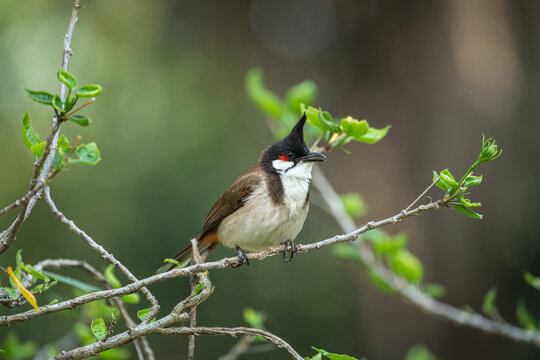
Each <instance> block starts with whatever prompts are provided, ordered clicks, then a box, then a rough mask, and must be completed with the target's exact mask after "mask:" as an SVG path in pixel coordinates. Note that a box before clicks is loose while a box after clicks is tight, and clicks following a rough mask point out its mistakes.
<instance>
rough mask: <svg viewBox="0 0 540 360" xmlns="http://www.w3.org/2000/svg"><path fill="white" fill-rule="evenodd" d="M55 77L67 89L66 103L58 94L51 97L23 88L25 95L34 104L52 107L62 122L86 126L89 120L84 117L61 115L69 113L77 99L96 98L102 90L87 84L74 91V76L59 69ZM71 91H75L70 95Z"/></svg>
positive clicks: (75, 84)
mask: <svg viewBox="0 0 540 360" xmlns="http://www.w3.org/2000/svg"><path fill="white" fill-rule="evenodd" d="M56 76H57V77H58V80H60V82H62V83H63V84H64V85H66V87H67V89H68V93H67V96H66V101H62V99H61V98H60V95H58V94H55V95H53V94H51V93H48V92H46V91H42V90H38V91H36V90H29V89H26V88H25V89H24V90H25V91H26V94H27V95H28V97H29V98H30V99H32V100H33V101H35V102H38V103H40V104H44V105H50V106H52V107H53V109H54V111H55V113H56V115H57V116H59V117H62V118H63V119H62V120H71V121H73V122H74V123H76V124H78V125H80V126H88V125H89V124H90V122H91V120H90V119H89V118H87V117H85V116H82V115H76V116H74V117H73V116H67V117H64V116H63V115H65V114H67V113H68V112H69V111H71V109H73V107H74V106H75V105H76V104H77V101H79V98H93V97H96V96H98V95H99V94H100V93H101V90H102V89H101V86H100V85H97V84H89V85H84V86H81V87H80V88H79V89H76V90H75V88H76V87H77V79H75V76H73V75H72V74H70V73H69V72H67V71H65V70H64V69H59V70H58V73H57V74H56ZM73 90H75V93H74V94H72V92H73Z"/></svg>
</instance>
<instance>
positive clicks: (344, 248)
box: [333, 229, 446, 298]
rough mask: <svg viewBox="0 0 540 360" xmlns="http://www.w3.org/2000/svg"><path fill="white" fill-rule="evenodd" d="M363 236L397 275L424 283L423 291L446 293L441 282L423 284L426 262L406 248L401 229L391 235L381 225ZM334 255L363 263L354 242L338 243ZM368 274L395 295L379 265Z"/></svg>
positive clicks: (404, 235)
mask: <svg viewBox="0 0 540 360" xmlns="http://www.w3.org/2000/svg"><path fill="white" fill-rule="evenodd" d="M363 236H364V238H365V239H366V240H368V241H369V242H370V243H371V247H372V249H373V253H374V254H375V256H376V258H377V259H378V261H381V262H383V263H385V264H386V265H387V267H388V268H389V269H390V270H391V271H392V272H393V273H395V274H396V275H398V276H400V277H402V278H404V279H405V280H407V281H408V282H410V283H411V284H416V285H421V289H422V290H423V292H424V293H425V294H427V295H429V296H432V297H434V298H441V297H443V296H444V294H445V292H446V289H445V287H444V286H443V285H440V284H422V279H423V278H424V265H423V264H422V262H421V261H420V259H418V257H416V256H415V255H414V254H412V253H411V252H410V251H409V250H408V249H407V241H408V239H407V235H406V234H405V233H398V234H396V235H389V234H388V233H386V232H385V231H383V230H381V229H373V230H371V231H369V232H366V233H365V234H364V235H363ZM333 252H334V255H336V256H338V257H341V258H345V259H352V260H354V261H356V263H357V264H359V265H362V263H361V258H360V254H359V252H358V246H357V244H354V243H346V244H339V245H338V246H335V247H334V250H333ZM368 277H369V280H370V281H371V282H372V284H373V285H374V286H375V287H376V288H377V289H379V290H380V291H382V292H384V293H386V294H390V295H393V294H395V291H394V288H393V286H392V285H391V284H389V283H388V282H387V281H386V280H385V278H384V277H383V276H381V274H380V273H379V270H378V269H377V268H371V269H369V270H368Z"/></svg>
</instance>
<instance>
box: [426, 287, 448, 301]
mask: <svg viewBox="0 0 540 360" xmlns="http://www.w3.org/2000/svg"><path fill="white" fill-rule="evenodd" d="M423 290H424V293H425V294H428V295H429V296H431V297H433V298H435V299H440V298H442V297H443V296H444V294H446V287H445V286H444V285H440V284H425V285H424V287H423Z"/></svg>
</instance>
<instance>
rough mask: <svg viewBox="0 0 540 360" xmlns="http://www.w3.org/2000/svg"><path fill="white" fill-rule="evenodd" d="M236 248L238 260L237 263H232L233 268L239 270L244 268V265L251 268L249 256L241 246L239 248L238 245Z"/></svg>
mask: <svg viewBox="0 0 540 360" xmlns="http://www.w3.org/2000/svg"><path fill="white" fill-rule="evenodd" d="M235 248H236V251H238V260H237V261H236V262H235V263H232V264H231V267H233V268H237V267H239V266H242V265H244V264H246V265H248V266H249V259H248V257H247V255H246V253H245V251H244V250H242V248H241V247H240V246H238V245H236V246H235Z"/></svg>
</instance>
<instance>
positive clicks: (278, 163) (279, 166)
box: [272, 159, 294, 172]
mask: <svg viewBox="0 0 540 360" xmlns="http://www.w3.org/2000/svg"><path fill="white" fill-rule="evenodd" d="M272 166H273V167H274V169H276V170H278V171H279V172H286V171H287V170H289V169H290V168H292V167H293V166H294V161H283V160H281V159H278V160H274V161H272Z"/></svg>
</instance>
